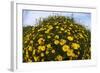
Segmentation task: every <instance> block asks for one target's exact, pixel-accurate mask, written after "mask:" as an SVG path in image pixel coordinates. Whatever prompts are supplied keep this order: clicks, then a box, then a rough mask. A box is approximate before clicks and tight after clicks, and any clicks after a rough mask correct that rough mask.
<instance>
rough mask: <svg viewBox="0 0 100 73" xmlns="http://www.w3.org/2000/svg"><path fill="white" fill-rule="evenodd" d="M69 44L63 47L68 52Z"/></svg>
mask: <svg viewBox="0 0 100 73" xmlns="http://www.w3.org/2000/svg"><path fill="white" fill-rule="evenodd" d="M69 49H70V48H69V46H68V45H64V46H63V47H62V50H63V51H64V52H67V51H69Z"/></svg>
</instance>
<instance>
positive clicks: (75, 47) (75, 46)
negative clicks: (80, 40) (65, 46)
mask: <svg viewBox="0 0 100 73" xmlns="http://www.w3.org/2000/svg"><path fill="white" fill-rule="evenodd" d="M71 47H72V48H73V49H78V48H80V45H79V44H77V43H72V45H71Z"/></svg>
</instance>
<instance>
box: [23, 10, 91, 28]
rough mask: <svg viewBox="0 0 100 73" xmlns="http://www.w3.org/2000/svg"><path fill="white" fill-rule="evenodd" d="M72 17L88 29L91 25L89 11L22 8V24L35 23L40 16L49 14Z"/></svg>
mask: <svg viewBox="0 0 100 73" xmlns="http://www.w3.org/2000/svg"><path fill="white" fill-rule="evenodd" d="M72 13H73V17H74V19H75V21H76V22H77V23H81V24H82V25H84V26H86V27H87V28H89V29H90V27H91V14H90V13H79V12H78V13H76V12H50V11H32V10H23V26H28V25H33V26H34V25H35V24H36V21H37V20H38V19H39V18H40V17H41V18H46V17H48V16H50V15H57V14H59V15H63V16H69V17H71V16H72Z"/></svg>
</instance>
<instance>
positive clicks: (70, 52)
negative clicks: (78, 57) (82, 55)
mask: <svg viewBox="0 0 100 73" xmlns="http://www.w3.org/2000/svg"><path fill="white" fill-rule="evenodd" d="M67 56H71V57H75V54H74V53H73V50H72V49H70V50H69V51H68V52H67Z"/></svg>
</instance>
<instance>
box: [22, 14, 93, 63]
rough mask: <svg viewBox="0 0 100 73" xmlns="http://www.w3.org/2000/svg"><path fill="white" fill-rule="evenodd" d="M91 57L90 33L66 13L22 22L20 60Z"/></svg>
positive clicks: (40, 60) (83, 58)
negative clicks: (31, 21)
mask: <svg viewBox="0 0 100 73" xmlns="http://www.w3.org/2000/svg"><path fill="white" fill-rule="evenodd" d="M86 59H91V33H90V30H89V29H87V28H86V27H85V26H83V25H81V24H79V23H76V22H75V21H74V19H72V18H69V17H65V16H60V15H59V16H56V15H55V16H48V17H47V18H43V20H38V23H37V24H36V25H35V26H23V62H42V61H64V60H66V61H68V60H86Z"/></svg>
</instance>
